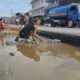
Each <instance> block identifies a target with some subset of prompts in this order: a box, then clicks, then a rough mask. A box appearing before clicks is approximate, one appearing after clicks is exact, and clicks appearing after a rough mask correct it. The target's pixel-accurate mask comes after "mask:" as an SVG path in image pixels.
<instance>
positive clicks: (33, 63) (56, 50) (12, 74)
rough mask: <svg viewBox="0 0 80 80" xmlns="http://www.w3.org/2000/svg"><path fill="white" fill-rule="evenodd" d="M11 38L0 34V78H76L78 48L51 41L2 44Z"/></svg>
mask: <svg viewBox="0 0 80 80" xmlns="http://www.w3.org/2000/svg"><path fill="white" fill-rule="evenodd" d="M14 39H15V36H7V37H0V72H1V73H0V74H1V76H0V80H9V79H10V80H80V48H78V47H75V46H71V45H68V44H63V43H61V42H54V41H53V42H49V43H40V44H38V45H34V44H26V43H25V44H24V45H22V44H21V45H20V44H17V45H15V44H11V43H10V45H6V41H12V42H13V40H14ZM6 72H7V73H6ZM3 73H6V74H3ZM6 76H7V77H6Z"/></svg>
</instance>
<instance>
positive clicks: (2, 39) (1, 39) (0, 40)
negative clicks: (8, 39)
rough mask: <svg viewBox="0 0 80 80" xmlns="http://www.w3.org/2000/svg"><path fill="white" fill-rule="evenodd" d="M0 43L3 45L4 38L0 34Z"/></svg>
mask: <svg viewBox="0 0 80 80" xmlns="http://www.w3.org/2000/svg"><path fill="white" fill-rule="evenodd" d="M0 44H1V45H2V46H3V45H4V38H3V37H2V36H0Z"/></svg>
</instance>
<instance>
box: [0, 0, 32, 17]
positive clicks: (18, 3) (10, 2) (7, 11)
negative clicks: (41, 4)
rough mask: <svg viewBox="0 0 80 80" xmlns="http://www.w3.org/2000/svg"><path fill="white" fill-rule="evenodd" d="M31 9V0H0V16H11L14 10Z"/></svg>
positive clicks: (23, 10)
mask: <svg viewBox="0 0 80 80" xmlns="http://www.w3.org/2000/svg"><path fill="white" fill-rule="evenodd" d="M29 10H31V0H0V16H7V17H8V16H11V14H12V15H13V14H15V13H16V12H22V13H24V12H28V11H29Z"/></svg>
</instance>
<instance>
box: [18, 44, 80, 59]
mask: <svg viewBox="0 0 80 80" xmlns="http://www.w3.org/2000/svg"><path fill="white" fill-rule="evenodd" d="M17 49H18V51H20V52H21V53H22V54H23V55H24V56H27V57H29V58H33V59H34V60H35V61H40V56H39V55H43V54H45V55H49V56H57V57H64V58H65V57H70V58H75V59H77V60H80V49H79V48H77V47H74V46H70V45H66V44H63V43H46V44H43V43H41V44H39V45H35V46H34V45H32V46H28V45H17Z"/></svg>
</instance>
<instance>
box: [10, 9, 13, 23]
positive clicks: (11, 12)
mask: <svg viewBox="0 0 80 80" xmlns="http://www.w3.org/2000/svg"><path fill="white" fill-rule="evenodd" d="M10 14H11V24H12V16H13V9H11V10H10Z"/></svg>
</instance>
